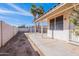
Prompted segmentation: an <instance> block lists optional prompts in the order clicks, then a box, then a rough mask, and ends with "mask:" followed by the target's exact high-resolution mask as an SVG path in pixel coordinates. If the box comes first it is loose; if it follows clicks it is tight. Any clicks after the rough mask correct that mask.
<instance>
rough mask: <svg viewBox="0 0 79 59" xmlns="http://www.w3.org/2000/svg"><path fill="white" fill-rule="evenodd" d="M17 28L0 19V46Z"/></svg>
mask: <svg viewBox="0 0 79 59" xmlns="http://www.w3.org/2000/svg"><path fill="white" fill-rule="evenodd" d="M17 32H18V28H17V27H14V26H11V25H9V24H6V23H5V22H3V21H0V47H1V46H3V45H4V44H5V43H6V42H8V41H9V40H10V39H11V38H12V37H13V36H14V35H16V33H17Z"/></svg>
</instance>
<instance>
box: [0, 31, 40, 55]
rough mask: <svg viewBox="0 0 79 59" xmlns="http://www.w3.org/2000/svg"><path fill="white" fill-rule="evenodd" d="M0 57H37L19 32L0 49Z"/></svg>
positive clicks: (26, 39)
mask: <svg viewBox="0 0 79 59" xmlns="http://www.w3.org/2000/svg"><path fill="white" fill-rule="evenodd" d="M0 56H39V53H38V52H37V51H35V50H34V49H33V48H32V46H31V44H30V42H29V40H28V38H27V37H26V36H25V35H24V33H22V32H19V33H17V35H15V36H14V37H13V38H12V39H10V41H9V42H7V43H6V44H5V46H3V47H1V48H0Z"/></svg>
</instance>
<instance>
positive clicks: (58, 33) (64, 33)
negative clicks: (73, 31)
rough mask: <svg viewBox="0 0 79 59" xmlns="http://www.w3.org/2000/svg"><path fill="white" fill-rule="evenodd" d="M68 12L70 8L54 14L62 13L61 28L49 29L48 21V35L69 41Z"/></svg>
mask: <svg viewBox="0 0 79 59" xmlns="http://www.w3.org/2000/svg"><path fill="white" fill-rule="evenodd" d="M69 12H70V10H68V11H66V12H64V13H62V14H59V15H56V16H60V15H63V30H50V22H48V32H47V36H48V37H50V38H55V39H59V40H64V41H69Z"/></svg>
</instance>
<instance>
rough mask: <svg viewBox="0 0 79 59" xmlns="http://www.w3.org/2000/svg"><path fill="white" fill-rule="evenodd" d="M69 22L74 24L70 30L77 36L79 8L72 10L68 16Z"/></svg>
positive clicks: (78, 31) (78, 32) (78, 34)
mask: <svg viewBox="0 0 79 59" xmlns="http://www.w3.org/2000/svg"><path fill="white" fill-rule="evenodd" d="M70 23H72V24H73V25H74V29H73V30H72V32H73V33H75V35H76V36H79V10H73V11H72V13H71V16H70Z"/></svg>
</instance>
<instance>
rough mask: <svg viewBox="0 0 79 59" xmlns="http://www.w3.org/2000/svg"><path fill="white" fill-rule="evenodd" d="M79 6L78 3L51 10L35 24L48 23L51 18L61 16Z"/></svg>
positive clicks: (66, 4) (62, 5) (65, 4)
mask: <svg viewBox="0 0 79 59" xmlns="http://www.w3.org/2000/svg"><path fill="white" fill-rule="evenodd" d="M77 5H79V4H77V3H63V4H60V5H58V6H57V7H55V8H54V9H52V10H50V11H49V12H48V13H46V14H44V15H43V16H41V17H40V18H38V19H36V20H35V21H34V22H48V20H50V19H51V18H54V17H55V16H56V15H57V14H61V13H63V12H65V11H67V10H69V9H71V8H73V7H75V6H77Z"/></svg>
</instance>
